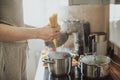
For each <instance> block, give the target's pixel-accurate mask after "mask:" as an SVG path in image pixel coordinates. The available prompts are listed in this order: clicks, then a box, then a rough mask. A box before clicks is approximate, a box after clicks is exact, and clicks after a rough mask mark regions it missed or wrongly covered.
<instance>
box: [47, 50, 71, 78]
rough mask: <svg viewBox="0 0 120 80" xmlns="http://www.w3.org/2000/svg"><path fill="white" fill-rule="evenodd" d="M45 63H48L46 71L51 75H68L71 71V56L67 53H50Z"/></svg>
mask: <svg viewBox="0 0 120 80" xmlns="http://www.w3.org/2000/svg"><path fill="white" fill-rule="evenodd" d="M45 62H47V63H48V69H49V72H50V73H51V74H52V75H55V76H63V75H68V74H69V73H70V71H71V66H72V56H71V55H70V54H69V53H68V52H50V53H49V54H48V59H47V60H46V61H45Z"/></svg>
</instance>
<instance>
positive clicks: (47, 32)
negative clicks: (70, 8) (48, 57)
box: [37, 25, 60, 41]
mask: <svg viewBox="0 0 120 80" xmlns="http://www.w3.org/2000/svg"><path fill="white" fill-rule="evenodd" d="M59 36H60V26H58V27H56V28H51V27H50V25H47V26H45V27H42V28H38V29H37V38H40V39H43V40H45V41H52V40H53V39H55V38H58V37H59Z"/></svg>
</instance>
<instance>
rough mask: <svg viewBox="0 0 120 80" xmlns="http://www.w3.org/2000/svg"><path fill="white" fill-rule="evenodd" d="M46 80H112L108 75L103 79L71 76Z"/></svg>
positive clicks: (51, 77) (50, 76)
mask: <svg viewBox="0 0 120 80" xmlns="http://www.w3.org/2000/svg"><path fill="white" fill-rule="evenodd" d="M48 80H114V79H113V78H112V77H111V76H110V75H108V76H106V77H103V78H87V77H84V76H79V77H78V78H75V77H73V75H66V76H61V77H56V76H52V75H49V79H48Z"/></svg>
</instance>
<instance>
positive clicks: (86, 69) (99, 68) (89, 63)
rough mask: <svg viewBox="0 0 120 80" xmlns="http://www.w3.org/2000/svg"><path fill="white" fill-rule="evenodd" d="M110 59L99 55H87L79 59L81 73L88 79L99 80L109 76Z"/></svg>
mask: <svg viewBox="0 0 120 80" xmlns="http://www.w3.org/2000/svg"><path fill="white" fill-rule="evenodd" d="M110 61H111V60H110V58H109V57H107V56H101V55H97V56H94V55H88V56H84V57H82V58H81V59H80V62H81V73H82V75H83V76H86V77H89V78H101V77H105V76H107V75H109V68H110V66H109V63H110Z"/></svg>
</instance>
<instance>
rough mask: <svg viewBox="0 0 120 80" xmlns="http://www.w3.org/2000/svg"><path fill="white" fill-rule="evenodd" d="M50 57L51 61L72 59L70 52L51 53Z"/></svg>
mask: <svg viewBox="0 0 120 80" xmlns="http://www.w3.org/2000/svg"><path fill="white" fill-rule="evenodd" d="M48 57H49V58H51V59H65V58H68V57H71V55H70V53H68V52H50V53H49V54H48Z"/></svg>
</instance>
